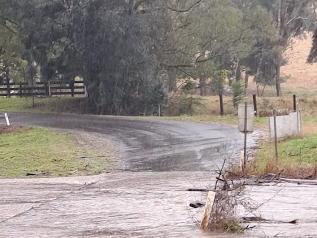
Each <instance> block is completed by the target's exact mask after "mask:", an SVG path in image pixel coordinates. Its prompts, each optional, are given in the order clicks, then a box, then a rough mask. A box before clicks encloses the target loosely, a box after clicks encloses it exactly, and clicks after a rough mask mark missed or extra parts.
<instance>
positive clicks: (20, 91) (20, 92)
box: [19, 82, 22, 98]
mask: <svg viewBox="0 0 317 238" xmlns="http://www.w3.org/2000/svg"><path fill="white" fill-rule="evenodd" d="M19 94H20V98H21V97H22V83H21V82H20V90H19Z"/></svg>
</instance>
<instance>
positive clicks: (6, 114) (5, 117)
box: [4, 113, 11, 126]
mask: <svg viewBox="0 0 317 238" xmlns="http://www.w3.org/2000/svg"><path fill="white" fill-rule="evenodd" d="M4 119H5V122H6V125H7V126H10V125H11V124H10V120H9V116H8V113H4Z"/></svg>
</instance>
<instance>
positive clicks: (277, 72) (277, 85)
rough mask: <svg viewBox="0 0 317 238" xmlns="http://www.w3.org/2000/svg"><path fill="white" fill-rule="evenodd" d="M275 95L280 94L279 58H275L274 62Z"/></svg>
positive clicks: (278, 95)
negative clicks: (275, 61)
mask: <svg viewBox="0 0 317 238" xmlns="http://www.w3.org/2000/svg"><path fill="white" fill-rule="evenodd" d="M275 86H276V96H277V97H280V96H281V59H280V56H279V59H278V60H277V64H276V76H275Z"/></svg>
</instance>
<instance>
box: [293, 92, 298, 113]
mask: <svg viewBox="0 0 317 238" xmlns="http://www.w3.org/2000/svg"><path fill="white" fill-rule="evenodd" d="M293 110H294V112H296V111H297V99H296V95H295V94H294V95H293Z"/></svg>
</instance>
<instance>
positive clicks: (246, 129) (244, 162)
mask: <svg viewBox="0 0 317 238" xmlns="http://www.w3.org/2000/svg"><path fill="white" fill-rule="evenodd" d="M247 136H248V102H245V104H244V152H243V174H244V173H245V169H246V165H247V160H248V156H247V142H248V138H247Z"/></svg>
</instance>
